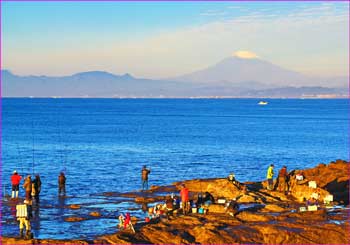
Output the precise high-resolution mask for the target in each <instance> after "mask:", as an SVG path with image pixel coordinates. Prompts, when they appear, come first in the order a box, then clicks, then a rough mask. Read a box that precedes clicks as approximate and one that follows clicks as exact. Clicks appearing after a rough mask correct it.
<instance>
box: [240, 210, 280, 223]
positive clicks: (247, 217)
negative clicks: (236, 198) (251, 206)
mask: <svg viewBox="0 0 350 245" xmlns="http://www.w3.org/2000/svg"><path fill="white" fill-rule="evenodd" d="M236 217H237V218H238V219H240V220H242V221H245V222H257V221H259V222H268V221H271V220H274V217H273V216H270V215H266V214H261V213H260V214H259V213H256V212H249V211H243V212H240V213H239V214H238V215H236Z"/></svg>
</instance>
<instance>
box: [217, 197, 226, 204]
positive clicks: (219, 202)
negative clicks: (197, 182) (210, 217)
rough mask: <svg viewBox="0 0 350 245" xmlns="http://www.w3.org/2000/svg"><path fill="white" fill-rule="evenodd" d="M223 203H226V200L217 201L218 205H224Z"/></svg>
mask: <svg viewBox="0 0 350 245" xmlns="http://www.w3.org/2000/svg"><path fill="white" fill-rule="evenodd" d="M225 203H226V199H224V198H219V199H218V204H225Z"/></svg>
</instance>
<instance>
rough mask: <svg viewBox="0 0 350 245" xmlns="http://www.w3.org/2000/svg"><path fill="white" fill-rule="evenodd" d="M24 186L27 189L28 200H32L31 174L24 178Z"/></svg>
mask: <svg viewBox="0 0 350 245" xmlns="http://www.w3.org/2000/svg"><path fill="white" fill-rule="evenodd" d="M23 188H24V189H25V191H26V200H27V201H30V200H32V179H31V176H30V175H28V176H27V178H26V179H25V180H24V184H23Z"/></svg>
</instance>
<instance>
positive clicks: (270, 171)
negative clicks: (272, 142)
mask: <svg viewBox="0 0 350 245" xmlns="http://www.w3.org/2000/svg"><path fill="white" fill-rule="evenodd" d="M273 168H274V165H273V164H271V165H270V167H269V168H268V169H267V176H266V178H267V189H268V190H270V191H271V190H273Z"/></svg>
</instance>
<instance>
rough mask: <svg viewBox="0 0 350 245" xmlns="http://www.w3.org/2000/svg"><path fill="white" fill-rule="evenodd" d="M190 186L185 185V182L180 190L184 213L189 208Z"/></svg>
mask: <svg viewBox="0 0 350 245" xmlns="http://www.w3.org/2000/svg"><path fill="white" fill-rule="evenodd" d="M188 192H189V190H188V188H187V187H186V186H185V184H182V185H181V191H180V197H181V202H182V212H183V214H184V215H186V214H187V212H188V210H189V205H188V203H189V198H188Z"/></svg>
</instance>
